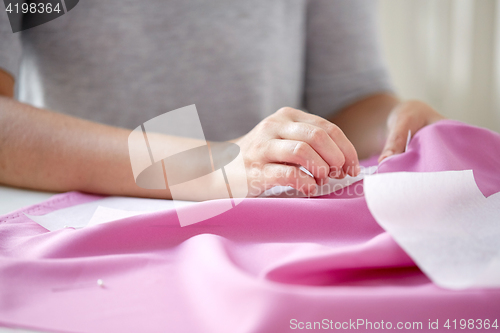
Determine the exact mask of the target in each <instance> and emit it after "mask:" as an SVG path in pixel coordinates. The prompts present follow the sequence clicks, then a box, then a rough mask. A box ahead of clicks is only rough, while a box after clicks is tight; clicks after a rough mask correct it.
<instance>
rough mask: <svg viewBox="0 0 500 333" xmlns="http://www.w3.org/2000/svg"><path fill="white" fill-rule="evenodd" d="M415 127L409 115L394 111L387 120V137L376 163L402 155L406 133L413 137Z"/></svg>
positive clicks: (406, 138) (416, 127)
mask: <svg viewBox="0 0 500 333" xmlns="http://www.w3.org/2000/svg"><path fill="white" fill-rule="evenodd" d="M416 125H417V124H415V119H413V121H412V116H411V114H410V113H408V112H404V110H394V113H393V114H392V115H391V116H390V117H389V120H388V127H389V135H388V136H387V140H386V142H385V146H384V149H382V153H381V154H380V157H379V159H378V162H379V163H380V162H382V161H383V160H384V159H386V158H387V157H389V156H392V155H396V154H401V153H403V152H404V151H405V148H406V142H407V140H408V132H409V131H411V133H412V135H413V134H414V133H415V132H416V130H417V129H418V125H417V126H416Z"/></svg>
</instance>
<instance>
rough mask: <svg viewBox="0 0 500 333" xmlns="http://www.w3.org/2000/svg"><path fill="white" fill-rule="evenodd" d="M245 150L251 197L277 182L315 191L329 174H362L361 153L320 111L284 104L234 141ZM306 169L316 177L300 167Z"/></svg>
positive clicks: (308, 193) (306, 190)
mask: <svg viewBox="0 0 500 333" xmlns="http://www.w3.org/2000/svg"><path fill="white" fill-rule="evenodd" d="M234 142H235V143H236V144H238V146H239V147H240V149H241V154H242V156H243V160H244V162H245V169H246V175H247V182H248V189H249V193H248V196H250V197H256V196H259V195H260V194H262V193H263V192H264V191H265V190H267V189H269V188H272V187H274V186H278V185H279V186H291V187H293V188H295V189H296V190H299V191H301V192H303V193H304V194H306V195H314V194H315V192H316V188H317V186H316V185H322V184H323V183H325V182H327V180H328V178H329V177H330V178H343V177H345V176H346V175H350V176H357V175H358V174H359V170H360V168H359V161H358V155H357V153H356V150H355V148H354V146H353V145H352V143H351V142H350V141H349V140H348V139H347V137H346V136H345V135H344V133H343V132H342V130H341V129H340V128H339V127H338V126H336V125H335V124H333V123H331V122H329V121H328V120H326V119H324V118H321V117H319V116H316V115H312V114H309V113H306V112H303V111H300V110H297V109H293V108H289V107H285V108H282V109H280V110H278V111H277V112H275V113H274V114H272V115H271V116H269V117H267V118H265V119H264V120H262V121H261V122H260V123H259V124H258V125H257V126H255V127H254V128H253V129H252V130H251V131H250V132H249V133H248V134H246V135H244V136H243V137H241V138H239V139H237V140H235V141H234ZM301 166H302V167H304V168H305V169H307V170H308V171H309V172H310V173H311V174H312V175H313V177H314V178H313V177H311V176H309V175H307V174H306V173H305V172H304V171H302V170H300V167H301Z"/></svg>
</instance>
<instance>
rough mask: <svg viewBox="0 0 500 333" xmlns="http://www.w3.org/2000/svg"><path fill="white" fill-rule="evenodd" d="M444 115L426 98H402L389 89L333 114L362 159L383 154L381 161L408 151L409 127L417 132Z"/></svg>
mask: <svg viewBox="0 0 500 333" xmlns="http://www.w3.org/2000/svg"><path fill="white" fill-rule="evenodd" d="M441 119H444V117H443V116H442V115H440V114H439V113H438V112H437V111H435V110H434V109H433V108H431V107H430V106H429V105H427V104H425V103H423V102H420V101H407V102H400V101H399V100H398V99H397V98H396V97H395V96H393V95H390V94H387V93H381V94H377V95H372V96H369V97H367V98H364V99H362V100H360V101H358V102H356V103H354V104H352V105H350V106H348V107H346V108H344V109H343V110H342V111H340V112H339V113H338V114H335V115H334V116H332V117H330V118H329V120H330V121H332V122H333V123H334V124H336V125H337V126H339V127H340V128H341V129H342V130H343V131H344V133H345V135H346V136H347V138H348V139H349V140H350V141H351V142H352V143H353V145H354V147H355V148H356V151H357V152H358V156H359V157H360V158H361V159H363V158H368V157H370V156H373V155H375V154H380V158H379V161H382V160H383V159H384V158H386V157H388V156H391V155H394V154H399V153H402V152H404V149H405V146H406V139H407V136H408V131H409V130H411V133H412V135H414V134H415V133H416V132H417V131H418V130H420V129H421V128H423V127H425V126H427V125H430V124H432V123H434V122H436V121H439V120H441Z"/></svg>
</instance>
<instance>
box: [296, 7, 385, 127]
mask: <svg viewBox="0 0 500 333" xmlns="http://www.w3.org/2000/svg"><path fill="white" fill-rule="evenodd" d="M376 6H377V2H376V1H373V0H309V2H308V8H307V34H306V46H307V50H306V73H305V90H304V94H305V96H304V106H305V108H306V110H308V111H309V112H311V113H314V114H317V115H320V116H323V117H326V116H329V115H331V114H333V113H335V112H336V111H338V110H340V109H341V108H343V107H345V106H347V105H349V104H351V103H353V102H355V101H357V100H359V99H361V98H363V97H365V96H368V95H371V94H374V93H378V92H392V85H391V82H390V79H389V75H388V73H387V70H386V68H385V64H384V62H383V60H382V56H381V52H380V46H379V41H378V32H377V22H376V14H377V8H376Z"/></svg>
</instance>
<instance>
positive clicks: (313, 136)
mask: <svg viewBox="0 0 500 333" xmlns="http://www.w3.org/2000/svg"><path fill="white" fill-rule="evenodd" d="M326 136H327V134H326V132H325V131H324V130H322V129H320V128H314V129H312V130H311V131H310V132H309V138H310V140H311V141H312V142H314V143H322V142H324V141H325V139H326Z"/></svg>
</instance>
